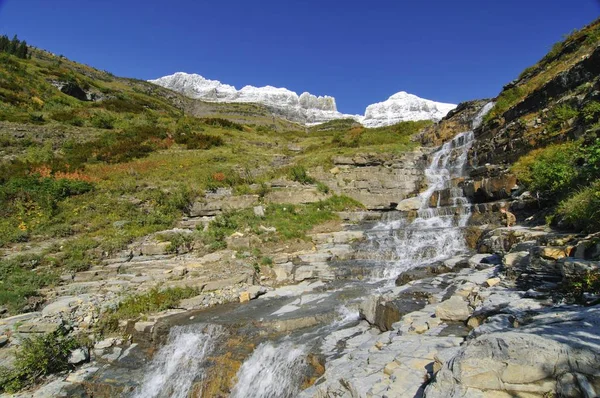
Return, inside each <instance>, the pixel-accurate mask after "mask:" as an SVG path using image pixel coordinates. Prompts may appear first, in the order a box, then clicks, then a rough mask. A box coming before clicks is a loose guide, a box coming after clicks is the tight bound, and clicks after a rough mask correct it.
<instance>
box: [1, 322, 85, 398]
mask: <svg viewBox="0 0 600 398" xmlns="http://www.w3.org/2000/svg"><path fill="white" fill-rule="evenodd" d="M79 347H80V344H79V343H78V342H77V340H76V339H75V338H73V337H71V336H68V335H67V333H66V332H65V331H64V330H63V329H59V330H57V331H56V332H54V333H49V334H46V335H42V336H37V337H32V338H29V337H25V338H23V340H22V343H21V347H20V348H19V350H18V351H17V352H16V353H15V361H14V363H13V368H12V369H2V370H0V392H2V390H3V389H4V391H6V392H8V393H15V392H17V391H19V390H22V389H24V388H26V387H28V386H31V385H33V384H35V383H36V382H38V381H39V380H40V379H41V378H42V377H44V376H47V375H49V374H52V373H58V372H63V371H65V370H68V369H71V368H73V365H70V364H69V354H70V353H71V351H72V350H74V349H76V348H79Z"/></svg>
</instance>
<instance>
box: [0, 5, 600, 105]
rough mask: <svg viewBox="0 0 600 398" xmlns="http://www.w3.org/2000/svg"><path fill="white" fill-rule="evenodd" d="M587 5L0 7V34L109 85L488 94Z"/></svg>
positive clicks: (354, 94) (597, 11) (369, 94)
mask: <svg viewBox="0 0 600 398" xmlns="http://www.w3.org/2000/svg"><path fill="white" fill-rule="evenodd" d="M598 16H600V2H599V1H598V0H499V1H488V0H462V1H461V0H458V1H448V0H429V1H417V0H406V1H401V0H370V1H366V0H364V1H358V0H344V1H342V0H335V1H334V0H318V1H317V0H304V1H294V0H288V1H286V0H265V1H257V0H255V1H250V0H212V1H207V0H204V1H203V0H170V1H157V0H94V1H92V0H0V33H6V34H9V35H12V34H15V33H16V34H18V35H19V37H20V38H22V39H25V40H27V41H28V42H29V43H30V44H33V45H36V46H38V47H41V48H44V49H47V50H49V51H52V52H54V53H57V54H63V55H65V56H67V57H68V58H71V59H73V60H75V61H79V62H83V63H85V64H88V65H91V66H94V67H97V68H99V69H106V70H108V71H111V72H113V73H114V74H116V75H119V76H127V77H136V78H140V79H151V78H156V77H160V76H164V75H167V74H171V73H174V72H177V71H185V72H190V73H192V72H194V73H199V74H201V75H203V76H205V77H207V78H211V79H218V80H221V81H222V82H224V83H229V84H233V85H235V86H236V87H237V88H241V87H242V86H244V85H246V84H252V85H255V86H262V85H267V84H270V85H273V86H278V87H287V88H289V89H291V90H294V91H296V92H298V93H300V92H302V91H310V92H312V93H313V94H319V95H325V94H327V95H333V96H335V97H336V100H337V103H338V109H339V110H341V111H342V112H346V113H363V111H364V108H365V106H366V105H368V104H370V103H373V102H378V101H382V100H385V99H387V98H388V97H389V96H390V95H391V94H393V93H395V92H398V91H401V90H404V91H408V92H410V93H414V94H416V95H419V96H421V97H424V98H429V99H434V100H437V101H443V102H455V103H457V102H460V101H464V100H469V99H475V98H482V97H491V96H495V95H496V94H497V93H498V92H499V90H500V89H501V87H502V85H503V84H505V83H507V82H509V81H510V80H512V79H513V78H515V77H516V76H517V75H518V74H519V73H520V71H522V70H523V69H524V68H525V67H527V66H529V65H531V64H533V63H535V62H536V61H537V60H538V59H540V58H541V57H542V56H543V55H544V54H545V53H546V52H547V51H548V50H549V48H550V47H551V45H552V44H553V43H554V42H556V41H559V40H560V39H561V38H562V36H563V34H565V33H568V32H570V31H572V30H573V29H575V28H580V27H582V26H584V25H586V24H587V23H589V22H591V21H593V20H594V19H596V18H597V17H598Z"/></svg>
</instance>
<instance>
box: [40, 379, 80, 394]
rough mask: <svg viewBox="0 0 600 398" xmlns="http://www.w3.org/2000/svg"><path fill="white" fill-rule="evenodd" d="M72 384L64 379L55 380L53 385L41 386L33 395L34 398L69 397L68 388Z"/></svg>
mask: <svg viewBox="0 0 600 398" xmlns="http://www.w3.org/2000/svg"><path fill="white" fill-rule="evenodd" d="M71 385H72V384H71V383H69V382H66V381H63V380H62V379H58V380H55V381H53V382H51V383H48V384H46V385H43V386H41V387H40V388H39V389H38V390H37V391H36V392H35V393H33V395H31V397H32V398H51V397H52V398H54V397H68V396H69V395H70V394H69V391H68V387H70V386H71Z"/></svg>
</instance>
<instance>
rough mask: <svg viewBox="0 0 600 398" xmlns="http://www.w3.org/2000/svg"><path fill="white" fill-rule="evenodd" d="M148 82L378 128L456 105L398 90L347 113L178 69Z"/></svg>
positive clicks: (299, 118)
mask: <svg viewBox="0 0 600 398" xmlns="http://www.w3.org/2000/svg"><path fill="white" fill-rule="evenodd" d="M150 82H151V83H154V84H157V85H159V86H162V87H165V88H168V89H171V90H174V91H177V92H180V93H182V94H184V95H186V96H188V97H190V98H195V99H201V100H204V101H212V102H249V103H258V104H263V105H265V106H267V107H270V108H272V109H275V110H277V113H278V114H279V115H281V116H283V117H285V118H286V119H288V120H292V121H295V122H300V123H303V124H306V125H314V124H319V123H324V122H328V121H330V120H335V119H347V118H352V119H355V120H357V121H358V122H360V123H362V124H363V125H365V126H366V127H381V126H388V125H391V124H395V123H398V122H401V121H406V120H426V119H432V120H439V119H441V118H442V117H444V116H445V115H446V113H448V112H449V111H450V110H451V109H454V108H455V107H456V105H453V104H443V103H439V102H434V101H430V100H425V99H422V98H419V97H417V96H416V95H412V94H408V93H405V92H400V93H397V94H394V95H392V96H391V97H390V98H389V99H388V100H387V101H384V102H379V103H377V104H373V105H369V106H368V107H367V109H366V112H365V115H364V116H362V115H347V114H343V113H341V112H338V110H337V106H336V104H335V98H333V97H330V96H316V95H313V94H311V93H308V92H304V93H302V94H300V95H298V94H296V93H295V92H293V91H291V90H288V89H287V88H279V87H272V86H265V87H254V86H244V87H242V88H241V89H240V90H237V89H236V88H235V87H234V86H231V85H229V84H223V83H221V82H220V81H218V80H210V79H206V78H204V77H203V76H200V75H197V74H188V73H183V72H178V73H175V74H173V75H170V76H164V77H161V78H159V79H155V80H150Z"/></svg>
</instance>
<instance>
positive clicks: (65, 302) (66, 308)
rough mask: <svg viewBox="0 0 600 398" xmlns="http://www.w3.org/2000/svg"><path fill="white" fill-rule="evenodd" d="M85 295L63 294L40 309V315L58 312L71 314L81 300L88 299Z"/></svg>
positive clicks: (51, 314) (56, 313) (52, 314)
mask: <svg viewBox="0 0 600 398" xmlns="http://www.w3.org/2000/svg"><path fill="white" fill-rule="evenodd" d="M88 300H89V299H88V297H87V296H82V297H73V296H65V297H60V298H59V299H58V300H56V301H54V302H52V303H50V304H48V305H47V306H45V307H44V308H43V309H42V316H44V317H49V316H54V315H59V314H65V315H68V314H71V313H72V312H73V311H75V310H76V309H77V307H79V305H80V304H81V303H83V302H86V301H88Z"/></svg>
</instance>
